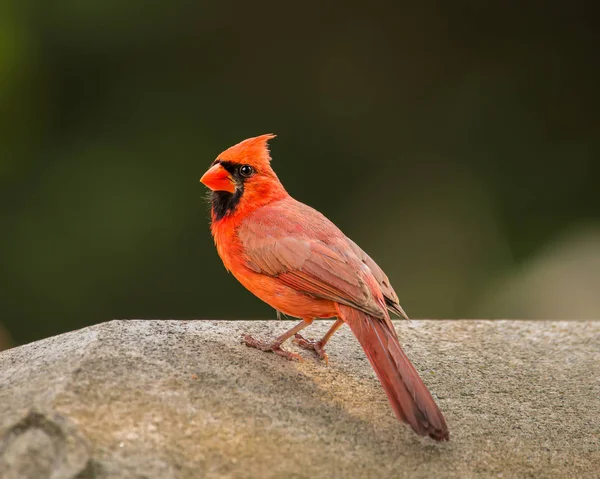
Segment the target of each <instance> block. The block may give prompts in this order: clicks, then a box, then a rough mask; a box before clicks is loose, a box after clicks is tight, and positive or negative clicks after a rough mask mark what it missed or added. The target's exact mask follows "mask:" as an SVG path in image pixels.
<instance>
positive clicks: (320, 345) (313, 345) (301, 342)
mask: <svg viewBox="0 0 600 479" xmlns="http://www.w3.org/2000/svg"><path fill="white" fill-rule="evenodd" d="M342 324H344V322H343V321H342V320H341V319H338V320H337V321H336V322H335V323H333V325H332V326H331V328H329V331H327V333H325V336H323V338H321V340H320V341H315V340H314V339H310V340H308V339H305V338H304V337H303V336H302V335H301V334H300V333H296V335H295V336H294V342H295V343H296V344H297V345H298V346H300V347H301V348H303V349H312V350H313V351H314V352H315V353H317V355H318V356H319V357H320V358H321V359H323V360H324V361H325V364H329V356H327V353H326V352H325V345H326V344H327V341H329V339H330V338H331V336H333V333H335V332H336V331H337V330H338V329H339V328H340V326H341V325H342Z"/></svg>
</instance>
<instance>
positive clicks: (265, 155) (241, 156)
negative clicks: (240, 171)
mask: <svg viewBox="0 0 600 479" xmlns="http://www.w3.org/2000/svg"><path fill="white" fill-rule="evenodd" d="M276 136H277V135H274V134H272V133H268V134H266V135H260V136H256V137H254V138H248V139H246V140H244V141H241V142H240V143H238V144H237V145H233V146H232V147H230V148H228V149H226V150H225V151H224V152H223V153H221V154H220V155H219V157H218V159H219V160H222V161H231V162H234V163H248V164H253V165H256V166H260V165H268V164H269V163H270V162H271V155H270V154H269V145H268V143H267V142H268V141H269V140H271V139H273V138H275V137H276Z"/></svg>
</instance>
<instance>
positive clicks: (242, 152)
mask: <svg viewBox="0 0 600 479" xmlns="http://www.w3.org/2000/svg"><path fill="white" fill-rule="evenodd" d="M272 138H275V135H273V134H267V135H261V136H257V137H255V138H248V139H247V140H244V141H242V142H241V143H238V144H237V145H234V146H232V147H230V148H228V149H227V150H225V151H224V152H223V153H221V154H220V155H219V156H217V159H216V160H215V161H213V163H212V165H211V167H210V168H209V169H208V171H207V172H206V173H204V175H203V176H202V178H200V182H201V183H203V184H204V185H206V186H207V187H208V188H210V189H211V190H212V194H211V201H212V207H213V219H217V220H219V219H221V218H223V217H224V216H226V215H228V214H233V213H236V214H239V213H240V212H249V211H251V210H252V209H255V208H257V207H260V206H262V205H265V204H267V203H270V202H271V201H274V200H276V199H280V198H282V197H284V196H285V195H287V193H286V191H285V189H284V188H283V186H282V184H281V182H280V181H279V179H278V178H277V175H276V174H275V172H274V171H273V169H272V168H271V164H270V163H271V155H270V154H269V146H268V143H267V142H268V141H269V140H270V139H272Z"/></svg>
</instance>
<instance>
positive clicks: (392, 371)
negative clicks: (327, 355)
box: [338, 305, 449, 441]
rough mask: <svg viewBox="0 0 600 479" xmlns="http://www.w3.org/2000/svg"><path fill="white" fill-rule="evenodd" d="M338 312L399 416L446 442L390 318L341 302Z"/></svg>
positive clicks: (439, 418) (439, 420)
mask: <svg viewBox="0 0 600 479" xmlns="http://www.w3.org/2000/svg"><path fill="white" fill-rule="evenodd" d="M338 312H339V314H340V317H341V319H343V320H344V322H345V323H347V324H348V326H350V329H351V330H352V332H353V333H354V335H355V336H356V337H357V338H358V341H359V342H360V345H361V346H362V348H363V350H364V351H365V354H366V355H367V358H368V359H369V362H370V363H371V366H373V369H374V370H375V373H376V374H377V377H378V378H379V381H380V382H381V385H382V386H383V389H385V392H386V394H387V396H388V399H389V401H390V404H391V406H392V408H393V409H394V412H395V413H396V416H397V417H398V419H400V420H401V421H404V422H406V423H408V424H409V425H410V427H412V429H413V430H414V431H415V432H416V433H417V434H419V435H421V436H430V437H432V438H433V439H435V440H437V441H447V440H448V438H449V432H448V426H447V425H446V421H445V420H444V416H443V415H442V412H441V411H440V409H439V408H438V407H437V405H436V403H435V401H434V400H433V398H432V397H431V394H430V392H429V390H428V389H427V386H425V384H424V383H423V381H422V380H421V378H420V377H419V373H418V372H417V370H416V369H415V368H414V366H413V365H412V364H411V362H410V361H409V359H408V357H407V356H406V354H405V353H404V351H403V350H402V348H401V347H400V343H399V342H398V336H397V335H396V331H395V330H394V329H393V326H392V323H391V321H389V320H382V319H379V318H375V317H372V316H369V315H368V314H366V313H363V312H361V311H358V310H356V309H354V308H351V307H349V306H344V305H338Z"/></svg>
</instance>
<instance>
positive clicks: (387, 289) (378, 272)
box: [346, 238, 408, 319]
mask: <svg viewBox="0 0 600 479" xmlns="http://www.w3.org/2000/svg"><path fill="white" fill-rule="evenodd" d="M346 239H347V240H348V244H349V245H350V247H351V248H352V249H353V250H354V252H355V253H356V255H357V256H358V257H359V258H360V260H361V261H362V262H363V263H364V264H366V265H367V266H368V267H369V269H370V270H371V273H373V277H374V278H375V280H376V281H377V283H378V284H379V287H380V288H381V292H382V293H383V296H384V297H385V303H386V305H387V307H388V309H389V310H391V311H393V312H394V313H396V314H397V315H398V316H400V317H402V318H404V319H408V315H407V314H406V313H405V312H404V310H403V309H402V306H400V300H399V299H398V295H397V294H396V291H394V288H392V285H391V284H390V280H389V279H388V277H387V275H386V274H385V273H384V272H383V270H382V269H381V268H380V267H379V265H378V264H377V263H376V262H375V261H374V260H373V259H372V258H371V257H370V256H369V255H368V254H367V253H365V252H364V251H363V250H362V249H361V247H360V246H358V245H357V244H356V243H355V242H354V241H352V240H351V239H350V238H346Z"/></svg>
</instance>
